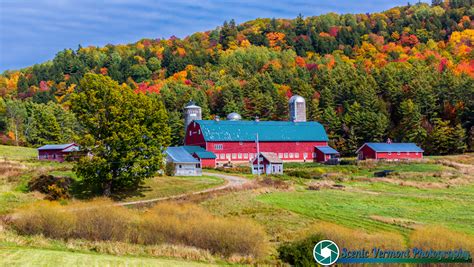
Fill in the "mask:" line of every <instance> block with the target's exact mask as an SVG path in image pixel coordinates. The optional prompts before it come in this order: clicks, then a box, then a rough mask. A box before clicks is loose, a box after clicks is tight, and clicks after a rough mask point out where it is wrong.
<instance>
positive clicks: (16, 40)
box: [0, 0, 413, 72]
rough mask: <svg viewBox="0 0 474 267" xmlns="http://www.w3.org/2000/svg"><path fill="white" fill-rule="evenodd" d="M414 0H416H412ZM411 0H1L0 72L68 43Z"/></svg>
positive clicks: (164, 34)
mask: <svg viewBox="0 0 474 267" xmlns="http://www.w3.org/2000/svg"><path fill="white" fill-rule="evenodd" d="M412 2H413V1H412ZM406 3H407V0H367V1H361V0H359V1H356V0H296V1H281V0H271V1H268V0H262V1H258V0H253V1H252V0H212V1H211V0H200V1H195V0H174V1H172V0H155V1H153V0H137V1H133V0H0V72H3V71H4V70H7V69H19V68H22V67H26V66H30V65H33V64H36V63H41V62H44V61H47V60H50V59H52V58H53V57H54V55H55V54H56V53H57V52H58V51H60V50H62V49H64V48H73V49H76V48H77V46H78V45H79V44H81V45H82V46H89V45H96V46H103V45H105V44H108V43H110V44H124V43H131V42H135V41H137V40H139V39H141V38H168V37H170V36H172V35H175V36H178V37H185V36H187V35H189V34H192V33H193V32H196V31H205V30H209V29H214V28H215V27H217V26H219V25H222V23H223V22H224V20H230V19H235V21H236V22H237V23H242V22H245V21H247V20H251V19H255V18H259V17H270V18H272V17H275V18H294V17H296V16H297V15H298V14H299V13H301V14H303V15H304V16H313V15H319V14H324V13H328V12H337V13H366V12H375V11H382V10H386V9H389V8H391V7H393V6H397V5H405V4H406Z"/></svg>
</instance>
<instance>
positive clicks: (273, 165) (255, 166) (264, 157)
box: [252, 152, 283, 174]
mask: <svg viewBox="0 0 474 267" xmlns="http://www.w3.org/2000/svg"><path fill="white" fill-rule="evenodd" d="M252 174H283V161H282V160H281V159H280V158H278V156H277V154H276V153H272V152H260V154H259V155H257V157H255V158H254V159H253V160H252Z"/></svg>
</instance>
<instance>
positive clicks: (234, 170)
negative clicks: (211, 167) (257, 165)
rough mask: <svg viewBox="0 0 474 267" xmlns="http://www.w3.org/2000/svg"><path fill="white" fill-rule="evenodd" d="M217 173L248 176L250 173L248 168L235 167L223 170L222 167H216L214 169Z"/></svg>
mask: <svg viewBox="0 0 474 267" xmlns="http://www.w3.org/2000/svg"><path fill="white" fill-rule="evenodd" d="M215 169H216V170H218V171H221V172H225V173H240V174H242V173H245V174H250V173H252V171H251V169H250V167H248V166H235V167H232V168H224V167H217V168H215Z"/></svg>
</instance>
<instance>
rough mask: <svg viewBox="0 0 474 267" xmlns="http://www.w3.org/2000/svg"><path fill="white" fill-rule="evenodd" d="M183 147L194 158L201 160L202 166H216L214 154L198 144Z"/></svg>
mask: <svg viewBox="0 0 474 267" xmlns="http://www.w3.org/2000/svg"><path fill="white" fill-rule="evenodd" d="M183 148H184V149H185V150H186V151H187V152H188V153H189V154H191V156H193V157H194V158H196V159H197V160H199V161H200V162H201V166H202V167H203V168H215V167H216V155H215V154H214V153H212V152H210V151H206V150H205V149H204V148H202V147H200V146H183Z"/></svg>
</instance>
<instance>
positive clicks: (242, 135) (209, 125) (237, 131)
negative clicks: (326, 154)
mask: <svg viewBox="0 0 474 267" xmlns="http://www.w3.org/2000/svg"><path fill="white" fill-rule="evenodd" d="M195 122H196V123H198V124H199V125H200V126H201V131H202V133H203V136H204V139H205V140H206V141H255V139H256V135H257V134H258V139H259V141H328V137H327V135H326V131H325V130H324V127H323V126H322V125H321V124H320V123H318V122H314V121H308V122H292V121H259V122H256V121H215V120H196V121H195Z"/></svg>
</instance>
